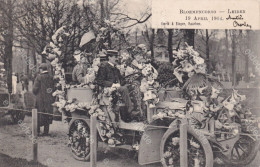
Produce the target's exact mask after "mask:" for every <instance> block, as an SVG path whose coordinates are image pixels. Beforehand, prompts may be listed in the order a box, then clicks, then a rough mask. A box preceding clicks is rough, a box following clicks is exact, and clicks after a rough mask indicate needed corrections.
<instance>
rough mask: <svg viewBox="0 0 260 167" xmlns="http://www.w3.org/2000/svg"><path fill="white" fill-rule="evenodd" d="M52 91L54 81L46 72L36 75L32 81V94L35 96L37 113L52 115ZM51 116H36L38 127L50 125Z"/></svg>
mask: <svg viewBox="0 0 260 167" xmlns="http://www.w3.org/2000/svg"><path fill="white" fill-rule="evenodd" d="M53 91H54V81H53V78H52V76H51V75H49V74H48V72H43V73H41V74H40V75H38V76H37V77H36V79H35V81H34V85H33V94H34V95H35V96H36V108H37V109H38V112H42V113H49V114H53V109H52V103H53V102H54V97H53V96H52V93H53ZM52 120H53V116H50V115H45V114H40V113H39V114H38V125H39V126H44V125H47V124H51V123H52Z"/></svg>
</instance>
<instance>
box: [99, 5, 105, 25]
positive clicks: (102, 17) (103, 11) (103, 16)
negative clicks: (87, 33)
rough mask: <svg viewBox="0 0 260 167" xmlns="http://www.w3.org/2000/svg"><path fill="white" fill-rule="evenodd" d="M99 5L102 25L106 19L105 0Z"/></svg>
mask: <svg viewBox="0 0 260 167" xmlns="http://www.w3.org/2000/svg"><path fill="white" fill-rule="evenodd" d="M99 3H100V22H101V24H102V23H103V21H104V18H105V8H104V0H99Z"/></svg>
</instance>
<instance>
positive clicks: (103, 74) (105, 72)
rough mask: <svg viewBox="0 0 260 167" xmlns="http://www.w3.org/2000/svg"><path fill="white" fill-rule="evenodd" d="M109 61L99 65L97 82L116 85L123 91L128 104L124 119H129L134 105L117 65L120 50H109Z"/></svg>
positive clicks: (110, 85)
mask: <svg viewBox="0 0 260 167" xmlns="http://www.w3.org/2000/svg"><path fill="white" fill-rule="evenodd" d="M107 57H108V61H107V62H103V63H102V64H101V66H100V67H99V70H98V74H97V77H96V81H97V84H98V85H99V86H101V87H116V88H117V90H118V91H119V92H120V93H121V96H122V99H123V101H124V103H125V105H126V108H127V111H124V113H121V117H122V119H123V120H124V121H129V117H130V114H131V112H132V110H133V105H132V102H131V99H130V96H129V91H128V88H127V86H126V85H124V79H123V77H122V76H121V74H120V71H119V69H118V68H117V67H116V65H117V64H118V52H117V51H115V50H108V51H107Z"/></svg>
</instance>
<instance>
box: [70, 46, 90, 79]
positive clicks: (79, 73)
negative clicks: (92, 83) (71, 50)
mask: <svg viewBox="0 0 260 167" xmlns="http://www.w3.org/2000/svg"><path fill="white" fill-rule="evenodd" d="M74 57H75V59H76V61H77V63H78V64H77V65H76V66H75V67H74V68H73V71H72V80H73V82H75V83H77V84H80V83H84V77H85V75H86V74H87V70H88V67H89V65H88V64H87V59H86V57H85V56H84V54H83V53H80V51H76V52H75V55H74Z"/></svg>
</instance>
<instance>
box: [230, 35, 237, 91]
mask: <svg viewBox="0 0 260 167" xmlns="http://www.w3.org/2000/svg"><path fill="white" fill-rule="evenodd" d="M232 31H234V32H233V33H232V34H231V39H232V44H231V47H232V86H236V84H237V80H236V79H237V77H236V35H235V31H236V30H232Z"/></svg>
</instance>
